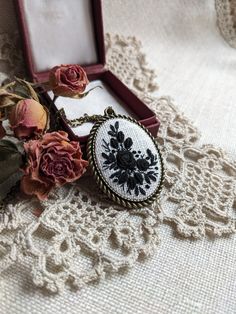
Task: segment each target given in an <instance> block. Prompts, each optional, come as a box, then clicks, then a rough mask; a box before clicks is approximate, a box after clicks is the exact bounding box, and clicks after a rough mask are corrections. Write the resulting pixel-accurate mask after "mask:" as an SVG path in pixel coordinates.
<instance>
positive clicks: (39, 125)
mask: <svg viewBox="0 0 236 314" xmlns="http://www.w3.org/2000/svg"><path fill="white" fill-rule="evenodd" d="M47 121H48V113H47V111H46V110H45V108H44V107H43V106H42V105H41V104H40V103H39V102H37V101H35V100H33V99H24V100H20V101H19V102H18V103H17V104H16V106H15V107H14V108H13V109H12V111H11V114H10V117H9V122H10V125H11V129H12V130H13V132H14V134H15V136H16V137H17V138H19V139H31V138H36V137H38V136H39V135H40V134H42V133H43V131H44V130H45V128H46V126H47Z"/></svg>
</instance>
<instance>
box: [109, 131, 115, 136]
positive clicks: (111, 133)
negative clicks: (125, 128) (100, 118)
mask: <svg viewBox="0 0 236 314" xmlns="http://www.w3.org/2000/svg"><path fill="white" fill-rule="evenodd" d="M108 134H109V135H111V136H116V133H114V132H112V131H109V132H108Z"/></svg>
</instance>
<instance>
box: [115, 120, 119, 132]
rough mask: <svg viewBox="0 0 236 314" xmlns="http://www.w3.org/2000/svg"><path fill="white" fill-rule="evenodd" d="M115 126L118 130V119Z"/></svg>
mask: <svg viewBox="0 0 236 314" xmlns="http://www.w3.org/2000/svg"><path fill="white" fill-rule="evenodd" d="M115 128H116V129H117V130H118V129H119V122H118V121H116V123H115Z"/></svg>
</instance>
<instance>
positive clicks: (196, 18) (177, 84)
mask: <svg viewBox="0 0 236 314" xmlns="http://www.w3.org/2000/svg"><path fill="white" fill-rule="evenodd" d="M103 6H104V23H105V30H106V31H109V32H115V33H121V34H124V35H131V36H133V35H135V36H136V37H138V38H140V39H141V41H142V42H143V47H144V52H145V53H146V54H147V57H148V58H147V59H148V61H149V63H150V65H151V66H152V67H154V68H155V69H156V71H157V74H158V79H157V80H158V83H159V86H160V89H159V91H158V92H157V93H158V95H159V96H160V95H163V94H165V95H170V96H172V97H173V98H174V99H175V100H176V101H177V103H179V108H181V110H183V111H184V112H185V114H186V115H187V116H188V117H190V118H191V119H192V120H193V121H194V123H195V125H196V126H197V127H198V128H199V129H200V130H201V133H202V140H201V141H202V142H203V143H213V144H215V145H217V146H221V147H222V148H224V149H225V150H228V151H230V152H231V154H232V155H234V154H235V153H236V146H235V140H236V136H235V134H236V124H235V120H236V88H235V83H236V75H235V71H236V67H235V64H236V50H234V49H233V48H231V47H229V46H228V45H227V43H226V42H225V41H224V40H223V39H222V37H221V35H220V33H219V31H218V29H217V27H216V13H215V7H214V1H213V0H206V1H203V0H200V1H199V0H175V1H172V0H165V1H164V0H160V1H157V0H145V1H144V0H135V1H132V0H112V1H109V0H104V1H103ZM3 10H4V11H3ZM0 12H5V13H4V16H3V18H2V14H1V19H0V26H1V27H2V28H3V29H4V30H5V31H7V30H11V31H13V30H14V28H15V27H16V23H15V17H14V10H13V6H12V1H6V0H0ZM160 236H161V239H162V243H161V245H160V247H159V250H157V252H156V254H155V256H154V257H153V258H152V259H150V260H148V261H145V263H142V262H140V263H137V266H136V267H135V268H133V269H132V270H130V271H129V272H128V273H126V274H125V275H124V274H120V275H113V276H111V277H110V278H106V280H104V281H102V282H100V283H99V284H94V285H90V286H88V287H86V288H84V289H83V290H81V291H79V292H73V291H66V292H65V293H64V294H63V295H57V296H51V295H48V294H44V293H42V292H40V291H39V290H35V289H32V284H31V281H30V280H29V275H28V273H27V270H26V268H25V267H24V268H23V267H22V268H19V267H18V268H17V269H14V267H15V266H12V267H11V268H10V269H8V270H7V271H6V272H5V273H4V276H3V278H2V279H1V280H0V313H6V314H8V313H9V314H10V313H11V314H18V313H56V312H60V313H61V314H64V313H76V314H78V313H128V314H130V313H236V280H235V278H236V266H235V265H236V245H235V244H236V243H235V241H236V240H235V237H234V236H232V237H230V238H216V239H210V238H205V239H203V240H196V241H191V240H187V239H181V238H178V237H176V235H175V234H173V233H172V230H171V229H170V228H168V226H164V225H162V226H160ZM22 274H23V275H24V276H22ZM22 278H24V279H22Z"/></svg>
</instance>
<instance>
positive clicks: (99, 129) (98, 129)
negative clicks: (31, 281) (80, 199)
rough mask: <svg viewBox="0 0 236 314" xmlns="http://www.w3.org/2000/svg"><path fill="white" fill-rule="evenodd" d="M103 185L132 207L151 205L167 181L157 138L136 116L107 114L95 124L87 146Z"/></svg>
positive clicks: (117, 199) (99, 181) (97, 179)
mask: <svg viewBox="0 0 236 314" xmlns="http://www.w3.org/2000/svg"><path fill="white" fill-rule="evenodd" d="M87 155H88V160H89V164H90V166H91V169H92V171H93V174H94V176H95V179H96V181H97V183H98V185H99V187H100V188H101V189H102V190H103V192H104V193H105V194H106V195H107V196H108V197H109V198H111V199H112V200H113V201H115V202H117V203H118V204H120V205H123V206H126V207H128V208H139V207H144V206H147V205H150V204H151V203H152V202H154V201H155V200H156V198H157V197H158V195H159V193H160V190H161V187H162V183H163V172H164V171H163V161H162V157H161V154H160V151H159V149H158V145H157V143H156V142H155V139H154V138H153V137H152V135H151V134H150V133H149V132H148V130H147V129H146V128H145V127H144V126H142V125H141V124H140V123H138V122H137V121H135V120H134V119H132V118H130V117H126V116H120V115H115V114H113V115H105V116H103V117H101V118H100V119H99V121H97V122H96V123H95V125H94V126H93V128H92V130H91V132H90V136H89V140H88V145H87Z"/></svg>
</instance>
